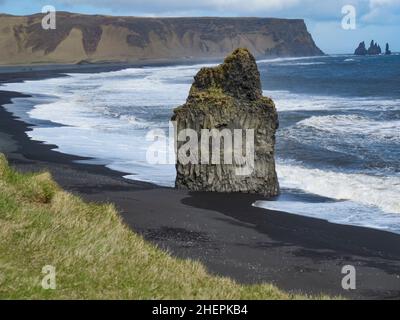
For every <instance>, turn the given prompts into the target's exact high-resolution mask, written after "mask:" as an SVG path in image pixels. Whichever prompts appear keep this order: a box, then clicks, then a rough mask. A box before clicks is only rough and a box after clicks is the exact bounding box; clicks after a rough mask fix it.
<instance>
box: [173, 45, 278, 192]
mask: <svg viewBox="0 0 400 320" xmlns="http://www.w3.org/2000/svg"><path fill="white" fill-rule="evenodd" d="M172 120H173V121H175V125H176V129H177V132H178V135H179V133H180V132H184V130H185V129H192V130H193V131H194V132H196V134H197V135H196V136H197V137H198V138H197V139H198V140H197V141H196V143H198V145H199V146H200V145H201V146H203V144H202V143H203V141H206V140H203V139H202V137H204V131H206V132H214V135H213V137H214V138H215V135H216V136H219V138H220V141H221V142H222V141H223V143H221V145H220V149H218V153H219V154H218V155H220V156H221V157H220V158H221V162H220V163H219V164H215V163H212V161H210V163H208V164H207V163H204V161H203V160H204V159H208V154H211V153H212V151H215V149H214V147H215V145H214V144H213V143H214V141H215V140H214V139H213V138H207V140H208V142H210V145H209V147H207V149H204V148H199V152H198V154H196V155H195V156H194V158H195V159H198V160H199V162H197V163H191V162H190V163H186V164H184V163H181V161H180V160H179V152H180V150H181V148H182V147H183V146H184V145H185V144H186V143H187V141H179V140H180V139H177V140H178V141H177V142H176V148H177V151H178V162H177V165H176V171H177V175H176V181H175V185H176V187H177V188H183V189H188V190H192V191H214V192H244V193H257V194H262V195H264V196H266V197H272V196H276V195H278V193H279V184H278V179H277V175H276V171H275V159H274V153H275V132H276V130H277V128H278V115H277V112H276V108H275V105H274V102H273V101H272V100H271V99H270V98H267V97H263V95H262V88H261V81H260V73H259V71H258V68H257V64H256V61H255V59H254V57H253V55H252V54H251V53H250V52H249V51H248V50H247V49H236V50H235V51H234V52H233V53H232V54H231V55H229V56H228V57H227V58H226V59H225V61H224V63H223V64H221V65H219V66H217V67H214V68H202V69H201V70H200V71H199V72H198V74H197V75H196V76H195V78H194V83H193V85H192V87H191V89H190V92H189V96H188V98H187V101H186V103H185V104H184V105H183V106H180V107H178V108H176V109H175V110H174V115H173V117H172ZM239 129H241V130H239ZM222 132H225V133H226V134H227V136H229V132H231V133H232V136H233V140H235V138H237V136H234V134H233V132H240V136H241V137H242V138H243V141H242V142H243V144H242V145H240V154H241V155H245V154H246V151H247V152H248V150H247V147H248V143H249V142H250V143H251V142H253V147H254V148H253V152H252V153H253V154H252V157H253V160H254V161H253V166H252V167H251V170H250V171H248V172H247V174H246V173H244V172H242V173H240V169H241V168H243V163H242V164H240V161H239V162H236V161H235V156H232V158H233V161H232V162H231V163H229V161H227V163H226V162H225V158H224V156H225V155H227V154H228V155H229V153H227V152H226V150H230V151H231V153H236V151H238V150H237V148H239V147H238V146H237V145H236V144H235V142H236V141H232V144H231V145H230V144H229V143H228V142H227V141H229V139H225V137H226V136H225V135H224V134H222ZM245 132H246V133H247V132H253V139H252V138H251V134H249V135H246V134H245ZM221 136H224V138H223V139H221ZM227 143H228V144H227ZM226 146H228V148H227V149H226V148H225V147H226ZM229 146H230V147H229ZM211 149H212V150H211ZM203 156H204V157H203ZM247 156H248V154H247ZM200 159H201V160H200ZM238 169H239V170H238ZM244 171H246V170H244Z"/></svg>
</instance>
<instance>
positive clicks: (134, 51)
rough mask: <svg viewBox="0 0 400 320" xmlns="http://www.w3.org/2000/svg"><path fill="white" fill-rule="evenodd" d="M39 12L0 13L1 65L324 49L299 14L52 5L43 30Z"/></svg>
mask: <svg viewBox="0 0 400 320" xmlns="http://www.w3.org/2000/svg"><path fill="white" fill-rule="evenodd" d="M0 2H1V0H0ZM44 16H45V14H34V15H29V16H11V15H4V14H1V13H0V65H7V64H32V63H79V62H86V63H87V62H90V63H96V62H137V61H143V60H160V59H161V60H182V59H185V60H196V61H197V60H203V59H215V58H218V59H220V58H222V57H224V56H226V55H227V54H229V53H230V52H232V51H233V50H234V49H235V48H237V47H246V48H249V49H250V50H251V52H252V53H253V54H254V55H255V56H256V57H257V58H263V57H275V56H312V55H321V54H323V53H322V51H321V50H320V49H319V48H318V47H317V46H316V45H315V43H314V40H313V39H312V37H311V35H310V34H309V32H308V31H307V27H306V25H305V23H304V21H303V20H299V19H273V18H218V17H208V18H207V17H205V18H201V17H190V18H183V17H182V18H146V17H113V16H102V15H82V14H76V13H69V12H62V11H57V19H56V21H57V27H56V29H55V30H45V29H43V28H42V23H41V22H42V19H43V17H44Z"/></svg>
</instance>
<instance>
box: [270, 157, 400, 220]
mask: <svg viewBox="0 0 400 320" xmlns="http://www.w3.org/2000/svg"><path fill="white" fill-rule="evenodd" d="M277 172H278V176H279V180H280V182H281V185H282V187H284V188H292V189H300V190H304V191H306V192H309V193H313V194H317V195H320V196H324V197H329V198H332V199H337V200H351V201H353V202H355V203H359V204H363V205H366V206H373V207H377V208H380V209H381V210H382V211H384V212H387V213H400V177H398V176H391V177H387V176H373V175H367V174H361V173H360V174H357V173H341V172H335V171H325V170H320V169H309V168H306V167H304V166H302V165H300V164H290V163H287V162H282V161H278V164H277Z"/></svg>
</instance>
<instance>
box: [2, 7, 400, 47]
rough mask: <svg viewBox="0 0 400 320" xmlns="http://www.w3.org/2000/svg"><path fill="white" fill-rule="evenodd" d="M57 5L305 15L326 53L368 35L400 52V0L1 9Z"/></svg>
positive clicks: (125, 11) (117, 11)
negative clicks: (346, 23) (349, 13)
mask: <svg viewBox="0 0 400 320" xmlns="http://www.w3.org/2000/svg"><path fill="white" fill-rule="evenodd" d="M45 5H53V6H54V7H55V8H56V9H57V10H63V11H71V12H79V13H88V14H96V13H97V14H107V15H135V16H233V17H236V16H257V17H279V18H303V19H305V21H306V23H307V26H308V29H309V31H310V32H311V34H312V35H313V37H314V40H315V42H316V43H317V45H318V46H319V47H320V48H321V49H322V50H323V51H325V52H326V53H349V52H353V51H354V49H355V47H356V46H357V45H358V43H359V42H360V41H362V40H365V41H366V42H367V43H369V42H370V41H371V40H372V39H374V40H376V41H378V42H379V43H380V44H381V46H382V47H383V46H384V44H385V43H386V42H389V43H390V44H391V47H392V50H394V51H400V37H399V36H398V33H399V31H400V0H244V1H243V0H200V1H193V0H0V12H3V13H8V14H15V15H23V14H31V13H37V12H41V8H42V7H43V6H45ZM344 5H353V6H354V7H355V9H356V13H357V14H356V29H355V30H344V29H343V28H342V26H341V21H342V18H343V14H342V12H341V11H342V7H343V6H344Z"/></svg>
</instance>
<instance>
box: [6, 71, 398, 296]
mask: <svg viewBox="0 0 400 320" xmlns="http://www.w3.org/2000/svg"><path fill="white" fill-rule="evenodd" d="M121 67H122V66H121ZM122 68H123V67H122ZM100 69H103V68H100ZM89 72H93V69H91V70H90V71H89ZM4 75H5V74H0V78H4ZM56 76H62V71H56V72H53V71H51V70H46V71H42V72H33V71H32V72H28V74H26V73H25V72H22V74H21V73H19V74H10V75H9V77H8V78H7V77H6V79H5V81H3V80H0V83H1V82H6V81H16V80H17V81H22V80H25V79H27V78H30V79H32V78H33V79H39V78H42V77H43V78H45V77H56ZM18 95H19V96H21V94H19V93H11V92H4V91H1V87H0V105H1V106H2V105H4V104H6V103H8V102H9V101H10V100H11V99H12V98H13V97H17V96H18ZM29 127H30V125H27V124H25V123H24V122H22V121H19V120H17V119H15V118H14V117H13V116H12V115H11V114H10V113H9V112H7V111H6V110H5V109H4V108H3V107H0V151H2V152H4V153H5V154H6V155H7V157H8V158H9V161H10V163H11V164H12V165H14V166H15V167H17V168H18V169H20V170H22V171H37V170H45V169H47V170H49V171H50V172H51V173H52V174H53V176H54V178H55V180H56V181H57V182H58V183H59V184H60V185H61V187H63V188H65V189H66V190H68V191H71V192H74V193H76V194H78V195H80V196H82V197H83V198H84V199H86V200H90V201H100V202H102V201H109V202H112V203H115V204H116V206H117V208H118V209H119V210H120V212H121V216H122V217H123V219H124V221H125V223H127V224H128V225H129V227H130V228H131V229H133V230H134V231H136V232H138V233H140V234H142V235H143V236H144V237H145V238H146V239H147V240H149V241H151V242H153V243H156V244H158V245H159V246H160V247H161V248H164V249H166V250H168V251H170V252H171V253H172V254H173V255H175V256H178V257H182V258H191V259H195V260H200V261H201V262H202V263H204V264H205V265H206V267H207V268H208V270H209V271H210V272H211V273H216V274H219V275H225V276H229V277H232V278H234V279H236V280H237V281H239V282H242V283H259V282H262V281H265V282H270V283H273V284H275V285H277V286H278V287H279V288H282V289H284V290H293V291H295V292H299V291H301V292H305V293H310V294H319V293H326V294H332V295H342V296H345V297H349V298H377V297H379V298H388V299H395V298H400V278H399V270H400V246H398V244H400V236H399V235H396V234H392V233H389V232H386V231H379V230H374V229H368V228H364V227H354V226H346V225H339V224H333V223H329V222H327V221H325V220H320V219H315V218H308V217H303V216H297V215H293V214H289V213H283V212H277V211H269V210H266V209H261V208H255V207H251V203H252V202H254V200H260V198H261V197H260V196H255V195H245V194H230V195H229V194H211V193H193V192H187V191H183V190H175V189H172V188H165V187H159V186H156V185H154V184H150V183H146V182H141V181H134V180H127V179H124V178H122V174H123V173H120V172H117V171H113V170H111V169H108V168H106V167H105V166H103V165H94V164H82V163H76V161H77V160H83V159H87V158H81V157H77V156H72V155H66V154H62V153H59V152H57V151H53V150H52V148H53V147H55V146H51V145H45V144H43V143H40V142H35V141H31V140H30V139H29V138H28V137H27V135H26V134H25V132H26V131H27V130H29ZM3 150H5V151H3ZM155 200H157V201H155ZM347 264H354V265H355V266H356V268H357V271H358V275H359V278H358V279H357V282H358V286H359V289H357V290H355V291H350V292H348V291H344V290H343V289H342V288H341V279H342V277H343V276H344V275H342V274H341V267H342V266H344V265H347Z"/></svg>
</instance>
